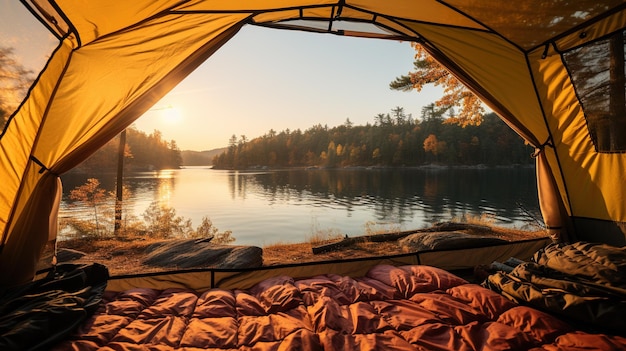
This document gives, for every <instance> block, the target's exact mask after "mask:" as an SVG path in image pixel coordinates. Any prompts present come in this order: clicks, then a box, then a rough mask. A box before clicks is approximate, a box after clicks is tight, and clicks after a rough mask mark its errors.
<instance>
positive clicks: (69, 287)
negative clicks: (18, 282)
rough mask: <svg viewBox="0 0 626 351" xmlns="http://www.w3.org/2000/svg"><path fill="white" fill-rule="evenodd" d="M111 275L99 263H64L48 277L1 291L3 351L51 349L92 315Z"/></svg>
mask: <svg viewBox="0 0 626 351" xmlns="http://www.w3.org/2000/svg"><path fill="white" fill-rule="evenodd" d="M108 278H109V272H108V270H107V268H106V267H105V266H102V265H99V264H90V265H74V264H63V265H58V266H56V267H55V269H54V270H53V271H51V272H50V273H49V274H48V275H47V276H46V277H45V278H43V279H41V280H37V281H34V282H32V283H29V284H26V285H24V286H19V287H14V288H11V289H7V290H4V291H0V350H3V351H5V350H20V351H23V350H48V349H50V347H51V346H52V345H54V344H55V343H56V342H58V341H59V340H62V339H63V338H64V337H65V336H67V334H68V333H70V332H72V331H73V330H74V329H75V328H76V327H77V326H78V325H80V323H81V322H82V321H84V320H85V318H87V317H88V316H90V315H91V314H92V313H93V312H94V311H95V309H96V308H97V307H98V304H99V303H100V301H101V300H102V294H103V293H104V289H105V288H106V284H107V281H108Z"/></svg>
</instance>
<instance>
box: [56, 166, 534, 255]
mask: <svg viewBox="0 0 626 351" xmlns="http://www.w3.org/2000/svg"><path fill="white" fill-rule="evenodd" d="M86 178H87V177H86V176H78V177H77V176H74V177H64V179H63V181H64V189H65V192H66V198H64V204H63V208H64V211H66V210H67V194H68V193H69V190H71V189H72V188H74V187H75V186H77V185H80V184H82V183H84V182H85V180H86ZM99 179H100V180H101V184H102V187H104V188H106V189H108V190H113V189H114V186H115V179H114V176H113V175H108V176H100V177H99ZM124 182H125V186H126V187H127V188H128V189H129V190H130V193H131V194H132V195H131V198H130V199H127V200H126V201H125V204H124V206H125V210H126V211H132V212H133V213H134V214H135V215H136V216H138V217H140V216H141V214H142V213H143V212H144V211H145V209H146V208H147V207H148V206H149V205H150V203H152V202H153V201H160V202H161V203H162V204H165V205H168V206H170V207H172V208H174V209H176V213H177V214H178V215H180V216H184V217H186V218H189V219H191V220H192V222H193V224H194V225H196V226H197V225H199V224H200V222H201V219H202V217H204V216H208V217H209V218H210V219H211V220H212V221H213V223H214V224H215V225H216V227H218V228H219V229H220V230H232V231H233V235H234V237H235V238H237V241H236V243H239V244H252V245H260V246H262V245H263V244H267V243H273V242H276V241H283V242H289V241H291V242H293V241H304V240H306V239H307V236H309V237H310V236H311V235H312V234H314V232H315V231H316V230H318V229H322V230H326V229H333V230H336V231H338V232H341V233H345V234H349V235H361V234H363V233H364V231H365V230H366V227H367V225H368V223H372V222H376V223H390V224H393V225H394V228H396V229H399V230H408V229H415V228H422V227H425V226H428V225H431V224H433V223H436V222H439V221H445V220H450V219H451V218H453V217H456V218H461V217H463V216H480V215H481V214H488V215H491V216H493V217H495V218H496V219H497V220H498V221H499V222H498V224H500V225H505V226H515V227H522V226H523V225H524V224H525V223H526V222H527V221H528V220H529V218H528V216H527V211H528V212H531V213H533V215H534V216H535V217H536V218H540V216H539V214H538V213H539V211H538V200H537V189H536V184H535V173H534V170H533V169H527V168H519V169H452V170H448V169H444V170H416V169H402V170H397V169H394V170H390V169H341V170H280V171H257V172H238V171H217V170H211V169H208V168H188V169H181V170H166V171H160V172H144V173H134V174H131V175H129V176H128V177H126V178H125V180H124ZM63 214H65V215H76V212H74V213H69V212H67V211H66V212H63V213H62V215H63Z"/></svg>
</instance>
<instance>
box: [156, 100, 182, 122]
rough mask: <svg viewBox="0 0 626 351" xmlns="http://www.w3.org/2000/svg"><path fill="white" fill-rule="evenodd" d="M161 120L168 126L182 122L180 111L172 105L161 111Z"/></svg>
mask: <svg viewBox="0 0 626 351" xmlns="http://www.w3.org/2000/svg"><path fill="white" fill-rule="evenodd" d="M161 120H162V121H163V122H164V123H167V124H178V123H179V122H180V121H181V120H182V116H181V113H180V110H179V109H177V108H176V107H172V106H171V105H170V106H168V107H167V108H165V109H163V110H161Z"/></svg>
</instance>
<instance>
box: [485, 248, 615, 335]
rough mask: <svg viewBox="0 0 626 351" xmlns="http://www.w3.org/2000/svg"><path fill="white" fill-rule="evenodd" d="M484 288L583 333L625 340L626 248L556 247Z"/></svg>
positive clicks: (494, 278)
mask: <svg viewBox="0 0 626 351" xmlns="http://www.w3.org/2000/svg"><path fill="white" fill-rule="evenodd" d="M483 285H484V286H485V287H487V288H489V289H491V290H493V291H496V292H498V293H500V294H502V295H504V296H506V297H507V298H509V299H510V300H512V301H515V302H517V303H519V304H521V305H526V306H530V307H533V308H536V309H539V310H542V311H545V312H548V313H551V314H553V315H555V316H559V317H561V318H563V319H565V320H567V321H568V322H570V323H575V324H576V325H577V327H578V328H579V329H583V330H589V331H593V332H601V333H612V334H618V335H622V336H626V248H619V247H614V246H610V245H606V244H594V243H587V242H576V243H572V244H552V245H549V246H547V247H546V248H544V249H542V250H539V251H538V252H537V253H535V255H534V256H533V258H532V260H531V262H524V263H522V264H520V265H518V266H517V267H515V268H514V269H513V270H512V271H511V272H510V273H504V272H499V273H496V274H493V275H491V276H489V277H488V278H487V279H486V280H485V282H484V283H483Z"/></svg>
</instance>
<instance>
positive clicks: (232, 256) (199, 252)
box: [143, 239, 263, 269]
mask: <svg viewBox="0 0 626 351" xmlns="http://www.w3.org/2000/svg"><path fill="white" fill-rule="evenodd" d="M143 263H144V264H147V265H151V266H157V267H172V268H194V267H218V268H235V269H238V268H248V267H260V266H261V265H262V264H263V250H262V249H261V248H260V247H256V246H235V245H218V244H211V243H210V242H209V241H202V240H200V241H198V240H194V239H190V240H170V241H165V242H161V243H155V244H152V245H150V246H148V247H147V248H146V258H145V259H144V261H143Z"/></svg>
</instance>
